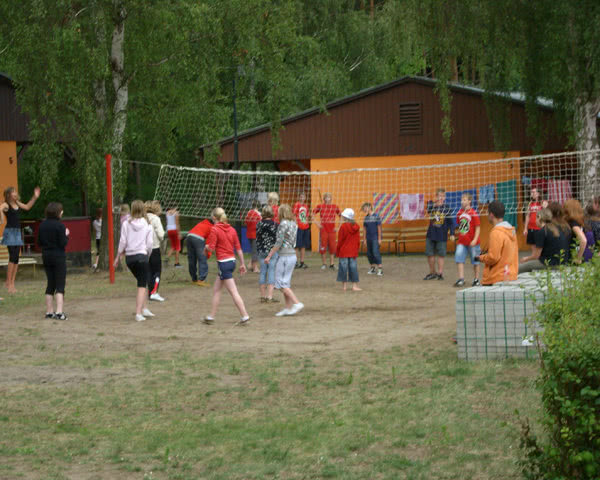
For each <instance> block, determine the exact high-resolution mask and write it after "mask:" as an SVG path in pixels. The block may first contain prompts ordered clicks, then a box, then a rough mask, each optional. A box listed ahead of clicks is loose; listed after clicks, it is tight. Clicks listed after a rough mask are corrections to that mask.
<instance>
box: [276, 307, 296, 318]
mask: <svg viewBox="0 0 600 480" xmlns="http://www.w3.org/2000/svg"><path fill="white" fill-rule="evenodd" d="M292 308H294V306H293V305H292ZM289 314H290V311H289V310H288V309H287V308H284V309H283V310H281V311H279V312H277V313H276V314H275V316H276V317H284V316H285V315H289Z"/></svg>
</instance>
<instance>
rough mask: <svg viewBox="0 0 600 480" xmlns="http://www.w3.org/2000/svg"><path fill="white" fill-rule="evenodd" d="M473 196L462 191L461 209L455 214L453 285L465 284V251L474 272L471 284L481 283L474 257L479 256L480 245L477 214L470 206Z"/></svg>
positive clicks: (476, 261) (477, 263)
mask: <svg viewBox="0 0 600 480" xmlns="http://www.w3.org/2000/svg"><path fill="white" fill-rule="evenodd" d="M472 200H473V197H472V195H471V194H470V193H464V194H463V196H462V198H461V209H460V210H459V211H458V214H457V215H456V221H457V222H458V227H457V229H458V241H457V242H456V243H457V244H456V253H455V254H454V261H455V262H456V266H457V267H458V280H457V281H456V283H455V284H454V286H455V287H463V286H464V285H465V260H466V258H467V253H468V254H469V257H470V258H471V265H473V271H474V273H475V279H474V280H473V283H472V286H474V287H476V286H478V285H481V284H480V282H479V261H478V260H476V259H475V257H479V254H480V253H481V247H480V245H479V243H480V239H479V230H480V222H479V215H477V212H476V211H475V210H474V209H473V208H471V201H472Z"/></svg>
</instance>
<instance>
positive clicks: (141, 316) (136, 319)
mask: <svg viewBox="0 0 600 480" xmlns="http://www.w3.org/2000/svg"><path fill="white" fill-rule="evenodd" d="M144 320H146V317H144V316H143V315H139V314H137V313H136V314H135V321H136V322H143V321H144Z"/></svg>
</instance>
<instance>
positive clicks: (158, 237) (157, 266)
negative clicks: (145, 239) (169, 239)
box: [146, 200, 165, 302]
mask: <svg viewBox="0 0 600 480" xmlns="http://www.w3.org/2000/svg"><path fill="white" fill-rule="evenodd" d="M161 213H162V208H161V206H160V202H159V201H158V200H148V201H147V202H146V218H147V219H148V222H150V226H151V227H152V253H151V254H150V259H149V261H148V264H149V266H150V276H149V277H148V294H149V295H150V300H154V301H156V302H164V301H165V299H164V298H163V297H161V296H160V295H159V293H158V286H159V284H160V274H161V270H162V262H161V255H160V243H161V242H162V241H163V239H164V238H165V230H164V228H163V226H162V222H161V221H160V217H159V215H160V214H161Z"/></svg>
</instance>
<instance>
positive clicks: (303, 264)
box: [300, 262, 308, 270]
mask: <svg viewBox="0 0 600 480" xmlns="http://www.w3.org/2000/svg"><path fill="white" fill-rule="evenodd" d="M300 268H303V269H304V270H306V269H307V268H308V265H307V264H306V263H304V262H302V263H301V264H300Z"/></svg>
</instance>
